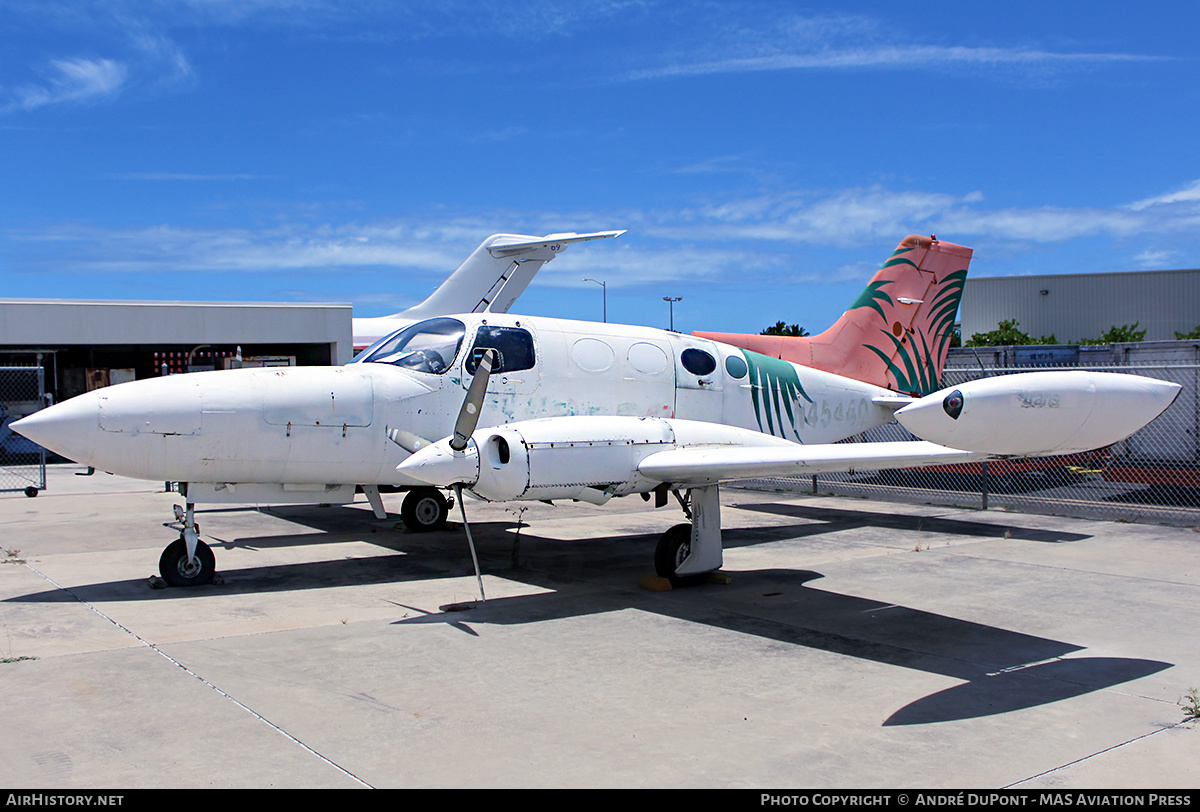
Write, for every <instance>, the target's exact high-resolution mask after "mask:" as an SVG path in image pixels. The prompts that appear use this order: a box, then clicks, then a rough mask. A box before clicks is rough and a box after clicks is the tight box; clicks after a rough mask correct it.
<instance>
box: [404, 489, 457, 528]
mask: <svg viewBox="0 0 1200 812" xmlns="http://www.w3.org/2000/svg"><path fill="white" fill-rule="evenodd" d="M448 512H449V510H448V508H447V507H446V497H444V496H442V492H441V491H439V490H438V489H436V488H415V489H414V490H411V491H409V492H408V496H406V497H404V504H402V505H401V506H400V518H401V519H402V520H403V521H404V526H405V527H407V528H408V529H409V530H411V531H412V532H414V533H426V532H428V531H430V530H441V529H442V528H443V527H445V526H446V515H447V513H448Z"/></svg>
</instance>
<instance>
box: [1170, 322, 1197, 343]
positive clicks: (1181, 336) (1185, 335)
mask: <svg viewBox="0 0 1200 812" xmlns="http://www.w3.org/2000/svg"><path fill="white" fill-rule="evenodd" d="M1175 337H1176V338H1177V339H1179V340H1180V341H1187V340H1188V339H1192V338H1200V324H1197V325H1196V329H1195V330H1192V331H1191V332H1190V333H1181V332H1179V331H1178V330H1176V331H1175Z"/></svg>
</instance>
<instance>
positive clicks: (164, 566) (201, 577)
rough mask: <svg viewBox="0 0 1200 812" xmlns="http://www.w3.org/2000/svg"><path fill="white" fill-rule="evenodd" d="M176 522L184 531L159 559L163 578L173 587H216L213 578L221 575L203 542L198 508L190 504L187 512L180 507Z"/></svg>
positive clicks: (176, 514) (210, 551) (177, 511)
mask: <svg viewBox="0 0 1200 812" xmlns="http://www.w3.org/2000/svg"><path fill="white" fill-rule="evenodd" d="M184 493H185V494H186V491H184ZM175 518H176V520H178V521H181V522H183V530H182V531H180V533H179V538H177V539H176V540H175V541H173V542H171V543H170V544H168V545H167V548H166V549H165V550H163V554H162V557H161V558H159V559H158V572H159V574H160V575H161V576H162V579H163V580H164V581H166V582H167V584H168V585H169V586H198V585H199V584H208V583H212V579H213V575H215V574H216V572H217V561H216V558H215V557H214V556H213V552H212V550H211V549H210V548H209V546H208V545H207V544H205V543H204V542H203V541H201V540H200V525H198V524H196V506H195V504H193V503H192V502H188V503H187V508H186V509H184V510H181V509H180V508H179V506H178V505H176V506H175Z"/></svg>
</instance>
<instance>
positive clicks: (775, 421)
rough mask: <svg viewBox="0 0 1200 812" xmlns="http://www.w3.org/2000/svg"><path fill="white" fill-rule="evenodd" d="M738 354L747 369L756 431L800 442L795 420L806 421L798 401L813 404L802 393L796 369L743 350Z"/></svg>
mask: <svg viewBox="0 0 1200 812" xmlns="http://www.w3.org/2000/svg"><path fill="white" fill-rule="evenodd" d="M742 355H743V356H745V358H746V364H747V365H748V366H749V367H750V395H751V399H752V400H753V402H754V418H755V420H757V421H758V430H759V431H761V432H763V433H765V434H773V435H775V436H777V437H783V438H784V439H787V440H791V439H795V440H796V441H797V442H803V441H802V440H801V439H800V431H799V428H800V425H799V423H798V422H797V419H799V421H800V422H807V418H805V416H804V408H803V406H802V405H801V403H800V398H803V399H804V400H806V401H808V402H809V403H812V402H813V401H812V398H810V397H809V396H808V394H807V393H806V392H805V391H804V386H803V385H802V384H801V383H800V375H799V374H798V373H797V372H796V367H795V366H793V365H792V364H791V363H790V362H788V361H782V360H780V359H778V358H772V357H770V356H769V355H759V354H758V353H756V352H750V351H749V350H743V351H742ZM785 415H786V418H787V423H786V425H785V423H784V417H785ZM764 420H765V421H766V425H765V426H764V425H763V421H764ZM789 435H790V436H789Z"/></svg>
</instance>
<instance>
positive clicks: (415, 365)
mask: <svg viewBox="0 0 1200 812" xmlns="http://www.w3.org/2000/svg"><path fill="white" fill-rule="evenodd" d="M466 331H467V327H466V325H465V324H463V323H462V322H461V321H459V320H458V319H429V320H428V321H421V322H417V323H416V324H413V325H410V326H408V327H405V328H404V329H403V330H397V331H396V332H394V333H392V334H391V335H390V336H387V337H386V338H382V339H380V340H379V341H377V342H376V343H375V345H374V346H372V347H368V348H367V349H365V350H363V353H362V355H361V356H360V358H361V359H362V360H361V361H360V362H359V363H365V364H392V365H394V366H398V367H402V368H404V369H411V370H414V371H416V372H428V373H431V374H433V375H441V374H442V373H443V372H445V371H446V370H447V369H449V368H450V365H451V364H453V363H454V359H455V358H456V357H457V356H458V350H459V348H460V347H461V346H462V341H463V336H464V335H465V334H466Z"/></svg>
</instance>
